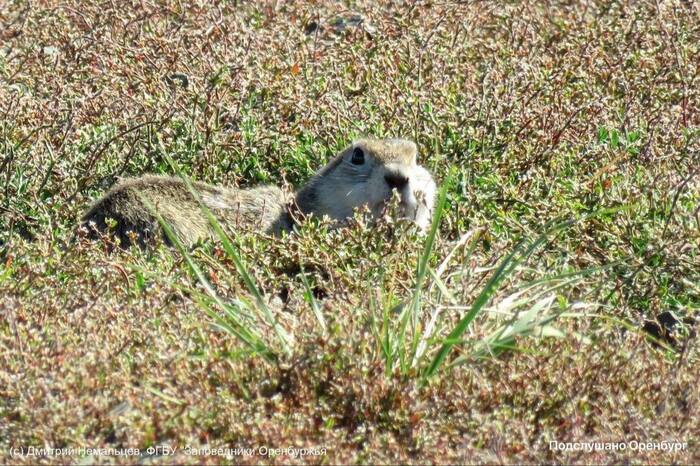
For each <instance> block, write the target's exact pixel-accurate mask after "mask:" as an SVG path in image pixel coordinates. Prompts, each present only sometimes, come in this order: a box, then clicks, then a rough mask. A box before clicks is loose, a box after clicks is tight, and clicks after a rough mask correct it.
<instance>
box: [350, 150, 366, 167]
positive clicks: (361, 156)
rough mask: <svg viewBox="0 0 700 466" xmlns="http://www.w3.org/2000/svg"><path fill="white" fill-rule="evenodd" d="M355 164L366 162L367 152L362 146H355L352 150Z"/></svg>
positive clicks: (352, 160) (351, 160)
mask: <svg viewBox="0 0 700 466" xmlns="http://www.w3.org/2000/svg"><path fill="white" fill-rule="evenodd" d="M350 162H352V164H353V165H362V164H363V163H365V153H364V151H363V150H362V148H360V147H355V149H354V150H353V151H352V159H350Z"/></svg>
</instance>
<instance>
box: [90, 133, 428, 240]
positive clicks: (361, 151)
mask: <svg viewBox="0 0 700 466" xmlns="http://www.w3.org/2000/svg"><path fill="white" fill-rule="evenodd" d="M417 152H418V151H417V148H416V145H415V144H414V143H413V142H412V141H408V140H405V139H369V138H367V139H360V140H356V141H354V142H353V143H352V144H351V145H350V146H349V147H347V148H346V149H345V150H343V151H342V152H340V153H339V154H338V155H336V156H335V157H334V158H333V159H332V160H331V161H330V162H329V163H328V164H327V165H326V166H325V167H323V168H322V169H321V170H319V171H318V172H317V173H316V174H315V175H314V176H313V177H312V178H311V180H309V182H308V183H307V184H306V185H304V186H303V187H302V188H301V189H299V190H298V191H297V192H296V194H288V193H286V192H285V191H284V190H283V189H281V188H278V187H275V186H269V185H265V186H260V187H255V188H251V189H231V188H223V187H219V186H213V185H209V184H206V183H201V182H193V183H192V186H193V188H194V190H195V192H196V193H197V194H198V196H199V197H200V199H201V201H202V203H203V204H204V205H206V206H207V207H208V208H209V209H210V210H211V212H212V213H213V214H214V216H215V217H216V218H217V219H218V220H219V221H220V222H221V223H222V224H224V225H226V226H227V227H229V228H233V229H254V230H256V231H261V232H266V233H269V234H273V235H280V234H282V232H284V231H291V230H292V228H293V226H294V224H295V221H296V218H297V217H296V216H295V215H294V211H295V210H296V211H297V212H298V213H299V214H301V216H303V215H309V214H313V215H314V216H319V217H322V216H324V215H327V216H328V217H330V218H331V219H334V220H344V219H346V218H348V217H351V216H352V215H353V212H354V209H355V208H357V207H361V206H367V207H368V208H369V210H370V212H371V213H372V215H373V216H375V217H377V216H379V215H381V213H382V212H383V210H384V208H385V206H386V204H387V201H388V200H389V199H390V198H391V196H392V191H393V190H396V191H398V193H399V196H400V203H399V207H400V209H401V212H400V213H401V215H402V216H403V217H406V218H409V219H411V220H413V221H414V222H415V223H416V224H417V225H418V226H419V227H420V228H421V229H426V228H427V227H428V225H429V223H430V219H431V214H432V209H433V204H434V199H435V191H436V186H435V182H434V181H433V177H432V176H431V175H430V173H429V172H428V171H427V170H425V168H423V167H421V166H420V165H417V163H416V157H417ZM144 199H145V200H146V201H147V202H148V203H150V204H151V205H152V206H153V207H154V208H155V209H156V210H157V211H158V213H159V214H160V215H161V216H162V217H163V219H164V220H165V221H166V222H167V223H169V224H170V225H171V226H172V228H173V230H174V231H175V233H176V234H177V236H178V238H179V239H181V240H182V241H183V242H184V243H186V244H192V243H194V242H196V241H198V240H200V239H203V238H206V237H209V236H212V232H211V228H210V225H209V221H208V219H207V218H206V216H205V214H204V213H203V212H202V209H201V206H200V204H199V202H198V201H197V199H196V198H195V197H193V196H192V194H191V192H190V190H189V189H188V187H187V185H186V184H185V182H183V181H182V180H181V179H179V178H172V177H166V176H154V175H145V176H142V177H139V178H133V179H126V180H123V181H120V182H119V183H117V184H116V185H115V186H114V187H113V188H112V189H110V190H109V191H108V192H107V193H106V194H105V195H104V196H102V197H101V198H100V199H98V200H97V201H96V202H95V203H94V204H93V205H92V206H91V207H90V209H88V211H87V212H86V213H85V214H84V216H83V218H82V223H83V225H84V226H86V227H87V229H88V231H90V232H92V233H96V232H97V231H107V230H109V227H108V223H109V222H108V219H110V218H111V219H113V220H114V221H116V227H115V229H114V230H113V234H114V235H115V236H116V237H118V238H119V240H120V244H121V245H123V246H128V245H129V244H131V239H132V237H134V235H135V236H136V238H137V241H138V243H139V245H141V246H145V245H147V244H148V243H149V242H150V241H151V240H152V239H153V238H154V237H155V236H156V235H160V236H163V233H162V229H161V227H160V225H159V223H158V221H157V220H156V218H155V216H154V215H153V213H152V211H151V208H150V207H149V206H148V205H147V203H146V202H144ZM164 239H165V241H166V243H169V241H168V240H167V238H165V237H164Z"/></svg>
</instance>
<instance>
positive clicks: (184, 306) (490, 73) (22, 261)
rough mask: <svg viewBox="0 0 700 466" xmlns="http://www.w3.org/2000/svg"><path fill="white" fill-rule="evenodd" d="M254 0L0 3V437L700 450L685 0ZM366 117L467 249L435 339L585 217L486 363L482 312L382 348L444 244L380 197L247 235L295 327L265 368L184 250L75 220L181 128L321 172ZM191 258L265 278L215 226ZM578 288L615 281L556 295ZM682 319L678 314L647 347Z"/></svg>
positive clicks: (196, 149) (283, 321)
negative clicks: (419, 344)
mask: <svg viewBox="0 0 700 466" xmlns="http://www.w3.org/2000/svg"><path fill="white" fill-rule="evenodd" d="M236 3H237V2H222V3H219V4H210V3H209V2H200V3H197V2H194V3H187V4H183V3H178V2H174V1H165V0H164V1H162V2H153V1H144V2H138V3H134V4H133V5H126V4H122V3H121V2H119V3H117V2H95V3H88V2H77V1H74V2H70V1H64V2H49V1H47V2H42V3H41V4H34V3H32V4H29V3H27V2H16V3H9V2H4V3H0V115H2V117H0V192H2V195H1V196H0V297H1V301H0V448H2V450H0V460H2V461H3V462H12V463H34V462H36V461H37V458H27V457H24V458H18V457H15V458H11V457H10V448H12V447H20V446H24V447H28V446H34V447H53V448H65V447H115V448H130V447H131V448H139V449H141V450H142V451H144V452H145V451H146V449H147V448H148V447H150V446H154V445H170V446H174V447H178V448H179V449H180V451H179V452H178V456H176V457H165V456H159V457H144V458H141V459H139V458H134V457H130V458H124V457H121V458H102V461H103V462H123V463H135V462H137V461H139V460H142V461H152V462H156V463H172V462H189V463H198V462H201V461H206V462H210V463H218V462H221V461H223V459H222V458H221V457H216V456H210V457H191V456H190V457H188V456H186V455H184V454H183V450H182V449H184V448H185V446H187V445H189V446H192V447H195V446H205V445H207V446H210V447H219V446H223V447H244V448H246V447H250V448H257V447H260V446H267V447H270V448H279V447H290V446H293V447H305V448H310V447H323V448H326V449H327V454H326V455H325V456H316V457H305V458H291V457H289V456H278V457H276V458H263V457H260V456H240V457H236V458H235V460H236V461H237V462H247V463H258V462H261V461H263V462H268V461H269V462H274V463H287V462H299V463H301V462H314V463H316V462H318V463H346V462H348V463H350V462H352V463H357V462H365V463H370V462H383V463H389V462H399V461H400V462H411V463H424V462H437V463H454V462H469V463H475V462H489V463H494V462H503V463H522V462H531V463H542V462H566V463H607V462H615V463H622V462H632V463H642V462H652V463H674V462H675V463H697V462H698V461H700V446H699V445H698V442H697V432H699V431H700V421H699V420H698V416H697V412H698V409H700V389H698V385H697V380H698V378H699V377H700V369H699V367H700V365H699V364H698V348H699V347H698V344H697V338H696V337H695V328H694V325H695V322H696V320H697V316H698V309H700V234H699V231H700V202H699V200H698V199H699V198H700V181H699V180H700V168H699V167H700V153H699V152H698V149H699V145H700V112H698V108H700V95H699V92H700V91H699V89H700V74H699V73H700V69H699V68H698V63H700V54H699V50H698V47H699V45H698V44H700V26H699V25H700V22H698V21H697V18H698V16H699V15H700V10H698V6H697V5H696V4H695V3H693V2H683V1H677V2H662V3H660V4H657V3H652V2H631V1H630V2H577V3H573V4H566V5H562V4H559V3H551V4H549V5H547V6H544V5H541V3H540V2H525V3H517V4H500V5H496V4H491V3H488V2H463V3H460V4H457V3H449V2H448V3H440V2H420V3H415V4H414V3H413V2H406V3H402V2H391V3H386V4H383V5H382V6H377V5H375V4H374V2H357V3H355V2H351V4H350V3H348V4H339V3H333V2H314V3H310V4H301V3H292V4H286V3H280V2H276V3H274V4H273V3H269V4H260V5H259V4H253V3H251V4H236ZM354 14H360V15H361V17H362V19H363V22H362V23H361V24H359V25H358V24H356V23H355V22H353V21H352V17H353V15H354ZM341 20H342V21H341ZM341 23H342V25H344V28H343V27H341ZM365 133H368V134H374V135H377V136H384V135H402V136H406V137H411V138H413V139H415V140H416V142H417V143H418V145H419V146H420V148H421V154H422V155H421V160H422V162H423V163H424V164H425V165H426V166H428V167H429V168H430V169H431V170H432V172H433V173H435V175H436V177H437V178H439V179H441V180H448V179H449V180H451V181H450V185H449V186H448V190H447V206H446V210H445V213H444V218H443V221H442V223H441V226H440V230H439V237H438V240H437V243H436V246H435V250H434V251H433V253H432V255H431V256H430V261H429V263H430V268H432V269H433V270H435V269H438V268H439V266H440V264H441V263H442V261H443V260H444V259H445V258H446V257H448V255H449V254H450V253H451V252H454V255H453V257H452V259H451V260H450V261H449V262H448V263H446V264H445V267H444V269H443V274H442V280H443V281H444V285H445V288H446V290H440V289H439V288H438V287H437V284H436V282H435V281H434V280H430V279H429V280H427V282H426V283H425V287H424V288H423V298H424V302H423V307H422V310H423V311H422V312H424V313H425V315H426V316H427V315H429V314H430V313H431V312H435V311H439V312H440V321H439V322H440V328H439V329H438V330H437V331H436V334H435V335H436V336H438V337H439V338H443V337H444V336H445V335H446V334H447V332H449V330H450V329H451V328H452V327H453V326H454V325H455V324H456V322H457V321H458V320H459V319H460V318H462V317H463V316H464V314H465V313H466V309H468V306H469V305H470V304H471V303H472V302H474V299H475V297H476V296H477V295H478V293H479V292H480V290H482V289H483V287H484V283H485V282H486V280H487V279H488V277H489V275H490V273H491V271H492V269H493V267H494V266H495V265H496V264H497V263H498V262H499V260H501V258H502V257H503V256H504V255H506V254H507V253H508V252H509V251H511V250H512V249H513V248H514V246H515V244H516V243H517V242H518V241H519V240H520V239H521V238H534V237H536V236H537V234H538V233H539V232H541V231H542V228H543V225H544V224H545V222H546V221H548V220H551V219H554V218H557V217H560V218H566V219H581V221H579V222H577V223H576V224H574V225H573V226H572V227H570V228H568V229H566V230H565V231H563V232H561V233H560V234H559V235H557V236H556V237H554V238H552V239H551V241H548V242H547V243H546V244H545V245H544V246H543V247H542V248H540V249H538V250H537V251H536V252H535V254H534V255H533V256H532V257H530V258H529V260H528V261H527V262H525V263H523V265H522V266H521V267H519V268H518V269H517V270H515V271H514V272H513V274H511V275H510V276H509V277H508V278H507V280H506V281H505V282H504V283H503V285H502V286H501V287H500V288H499V289H498V291H497V293H496V294H495V296H494V298H493V300H492V301H491V307H492V308H497V307H498V306H497V305H498V304H499V303H501V304H502V303H503V302H504V301H503V300H504V298H505V297H507V296H509V295H511V294H512V293H513V292H514V291H515V290H517V289H519V287H522V286H523V284H525V283H530V282H532V281H533V280H537V279H542V278H546V277H551V276H554V275H558V274H562V273H569V272H575V271H580V270H584V269H586V268H591V267H592V268H594V269H595V270H596V273H593V274H591V275H589V276H586V277H583V278H581V279H580V280H578V281H577V282H576V283H573V284H571V285H569V286H566V287H562V288H560V289H558V290H556V291H555V292H554V294H553V297H554V301H553V304H552V306H553V308H556V309H558V310H559V311H558V312H564V314H562V315H561V316H560V318H559V319H557V320H556V321H555V322H554V324H555V325H556V327H557V328H558V329H559V330H560V331H561V332H562V335H563V337H561V338H534V337H533V336H530V337H518V338H516V343H517V349H515V350H512V351H508V352H504V353H503V354H501V355H500V356H499V357H498V358H495V357H486V358H479V359H477V358H474V357H473V356H474V352H473V351H474V348H475V346H474V343H475V342H478V341H479V340H480V339H481V338H483V337H484V336H485V335H487V334H488V333H489V332H490V331H491V330H493V328H494V325H496V324H495V323H499V322H502V320H499V317H498V316H497V315H496V314H494V313H481V314H479V315H478V316H477V319H476V320H475V322H474V323H473V325H472V326H470V328H469V329H468V331H467V333H466V334H465V335H464V340H465V341H464V342H460V343H459V344H457V345H456V346H455V347H454V348H453V351H452V352H450V354H449V356H448V361H447V362H448V363H449V362H454V361H456V360H458V359H457V358H460V357H463V361H464V363H463V364H460V365H457V366H455V367H452V368H449V367H448V365H444V366H443V367H442V368H441V370H439V371H438V372H437V373H436V374H435V376H433V377H431V378H427V379H425V378H423V377H422V373H421V372H420V371H419V370H414V371H411V370H408V371H401V370H400V369H399V368H397V367H395V366H393V365H387V363H386V359H385V358H384V356H383V355H382V348H381V345H380V341H379V340H378V338H377V336H376V334H375V333H374V330H375V328H376V327H374V325H375V324H376V322H377V319H379V318H380V317H381V315H380V314H381V312H382V311H383V310H387V309H389V310H391V309H392V308H393V307H394V306H395V305H397V304H399V303H400V302H405V301H406V300H407V299H410V297H411V296H412V294H413V292H414V290H413V287H414V284H415V276H416V273H415V270H416V264H417V261H418V259H419V257H420V254H421V252H422V240H421V238H419V237H417V236H416V235H415V233H414V232H413V231H412V230H411V229H410V228H405V227H403V226H401V225H393V224H385V225H382V226H381V227H380V228H378V229H368V228H366V226H365V225H363V223H362V222H361V221H360V219H358V221H357V222H355V223H353V224H352V225H350V226H349V227H348V228H345V229H342V230H329V229H328V228H326V227H325V226H324V225H311V224H310V225H305V226H304V227H303V228H302V229H301V231H300V232H299V234H297V235H294V236H291V237H287V238H284V239H283V240H282V241H280V242H274V241H272V240H271V239H270V238H265V237H260V236H258V235H255V234H253V233H244V234H242V235H240V236H239V237H237V238H235V244H236V245H237V246H238V248H239V249H240V252H241V255H242V258H243V261H244V262H245V265H246V267H247V268H248V270H249V271H250V272H251V274H252V275H253V276H254V278H255V281H256V283H257V284H258V286H259V287H260V289H261V290H262V291H263V292H264V296H265V300H266V304H267V305H268V306H269V307H270V308H271V309H272V310H274V311H275V313H276V315H277V316H278V319H279V322H280V325H282V326H283V327H284V328H285V329H286V330H287V331H289V332H290V333H291V334H293V335H294V338H295V344H294V347H293V352H292V355H291V356H289V357H281V358H280V359H279V361H278V362H277V363H268V362H265V360H264V359H262V358H260V357H258V356H255V355H251V354H249V353H248V352H247V351H246V349H245V348H244V347H243V346H242V345H241V344H240V343H239V342H238V341H237V340H236V339H234V338H232V337H231V336H230V335H229V334H227V333H225V332H222V331H221V330H219V329H216V328H214V327H212V325H211V323H212V320H211V319H210V317H209V316H207V314H206V313H204V312H203V310H202V308H201V306H200V305H198V304H197V303H196V301H195V298H196V297H197V296H198V293H199V292H201V286H200V284H198V282H197V280H195V279H193V278H192V277H191V276H190V275H189V273H188V270H187V268H186V265H185V263H184V262H183V259H182V257H181V256H180V255H179V254H177V253H173V252H172V251H170V250H168V249H167V248H160V249H158V250H157V251H156V252H154V253H152V254H145V253H142V252H139V251H136V250H132V251H125V252H119V253H115V254H107V253H106V252H105V249H106V247H105V246H104V245H103V244H100V243H85V242H83V241H77V242H71V238H72V237H73V232H74V228H75V225H76V221H77V218H78V217H79V215H80V213H81V211H83V210H84V209H85V208H86V206H87V205H88V204H89V202H90V200H91V199H94V198H95V197H96V196H98V195H99V194H100V193H101V192H102V191H103V190H104V189H106V188H107V187H109V186H110V185H111V184H113V183H114V182H115V180H116V179H117V177H119V176H127V175H138V174H142V173H146V172H169V171H170V167H169V165H168V163H167V160H166V157H165V152H167V154H169V155H170V156H171V157H173V159H175V160H176V161H177V163H178V164H179V166H181V167H182V168H183V169H184V170H185V172H186V173H187V174H188V175H189V176H191V177H193V178H196V179H201V180H206V181H209V182H217V183H226V184H235V185H240V186H249V185H254V184H257V183H261V182H270V183H275V184H281V183H285V182H286V183H291V184H299V183H301V182H303V181H304V180H305V179H306V178H307V177H308V176H309V175H310V174H311V173H313V171H314V170H315V169H316V168H318V167H320V166H321V165H322V164H323V163H324V161H325V160H327V158H328V157H329V156H330V155H331V154H333V153H334V152H335V151H336V150H337V149H338V148H340V147H342V146H343V145H345V144H346V143H347V142H348V140H349V139H351V138H352V137H354V136H356V135H359V134H365ZM620 206H624V208H623V209H621V210H619V211H617V212H616V213H608V214H604V215H599V216H595V217H591V218H587V219H585V220H584V219H583V217H584V215H586V214H589V213H591V212H593V211H597V210H599V209H602V208H610V207H620ZM477 230H478V231H480V232H481V234H480V236H479V238H478V239H477V240H475V241H474V242H473V243H472V242H467V243H466V244H465V245H464V246H462V247H457V248H456V249H455V247H456V245H457V244H458V241H459V238H461V237H462V235H464V234H465V233H466V232H468V231H477ZM470 247H473V250H472V251H470V250H469V249H470ZM193 257H194V259H195V260H196V261H197V263H198V264H200V266H201V267H202V269H203V270H204V272H205V274H206V275H207V278H208V279H209V281H210V282H211V283H212V285H213V286H214V288H215V289H216V291H217V293H218V294H219V295H220V296H221V297H222V298H223V299H225V300H231V299H233V298H234V297H239V298H240V297H246V296H249V292H248V290H247V289H246V286H245V284H244V282H243V280H241V278H240V276H239V274H238V273H237V272H236V268H235V266H234V264H233V263H232V262H231V260H230V259H229V258H228V256H227V255H226V253H225V252H224V251H223V250H222V249H221V248H220V247H219V246H217V245H211V244H207V245H202V247H199V248H197V249H196V250H195V251H194V252H193ZM302 268H303V270H304V271H305V272H306V274H307V275H306V277H308V281H309V288H310V290H311V293H310V295H311V296H313V297H314V301H313V302H315V303H316V304H317V305H318V306H319V309H320V312H321V313H322V315H323V317H324V319H325V320H326V323H327V329H328V330H327V332H324V331H323V329H322V328H321V326H320V325H319V323H318V319H317V316H316V315H315V314H314V312H313V310H312V309H313V306H312V305H311V304H309V300H310V298H309V296H308V295H309V293H306V291H307V288H306V286H305V284H304V280H303V277H302V275H301V274H300V271H301V270H302ZM444 291H447V292H448V294H449V296H448V295H447V294H446V293H445V292H444ZM576 303H589V304H592V305H595V306H593V307H590V308H588V310H587V311H586V312H587V313H588V315H587V316H586V317H581V316H578V317H572V318H565V317H566V316H567V314H566V313H569V314H571V313H572V312H574V311H576V309H577V307H576V306H577V305H576ZM668 313H672V314H673V315H674V316H675V317H674V319H675V321H677V322H678V324H677V325H675V326H674V328H673V330H674V332H673V335H670V334H667V332H664V331H660V332H659V331H657V332H655V333H656V334H657V336H658V337H659V338H660V343H661V346H659V345H657V344H653V343H652V342H651V341H650V340H649V339H648V337H647V334H648V332H649V331H652V333H654V330H658V329H659V328H662V327H664V322H666V323H668V322H669V318H668V316H669V314H668ZM387 315H388V316H389V317H388V318H389V319H391V318H393V317H392V315H393V314H391V313H388V314H387ZM657 320H659V321H661V322H657ZM420 322H421V325H425V323H426V320H421V321H420ZM420 328H422V327H420ZM645 328H646V332H645V330H643V329H645ZM263 330H265V329H263ZM267 330H269V329H267ZM438 343H440V342H439V341H438ZM430 348H433V347H432V346H431V347H430ZM430 351H434V350H433V349H430ZM430 354H431V355H432V354H434V353H430ZM554 440H556V441H559V442H589V441H606V442H626V441H632V440H637V441H650V442H661V441H680V442H687V448H686V449H684V450H682V451H679V452H674V453H669V452H667V451H631V450H630V449H628V450H626V451H622V452H593V453H585V452H573V451H572V452H560V451H551V450H550V449H549V442H550V441H554ZM65 460H66V459H65V458H63V459H62V458H56V457H54V458H44V459H42V461H45V462H51V463H59V462H65ZM73 460H74V461H77V460H78V458H73ZM93 460H94V458H93Z"/></svg>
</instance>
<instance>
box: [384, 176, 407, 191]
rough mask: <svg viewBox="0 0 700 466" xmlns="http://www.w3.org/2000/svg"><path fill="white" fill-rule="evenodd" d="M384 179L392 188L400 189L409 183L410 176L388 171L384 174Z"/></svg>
mask: <svg viewBox="0 0 700 466" xmlns="http://www.w3.org/2000/svg"><path fill="white" fill-rule="evenodd" d="M384 179H385V180H386V184H388V185H389V187H390V188H391V189H397V190H399V191H401V190H402V189H403V188H404V186H406V185H407V184H408V177H406V176H403V175H399V174H398V173H387V174H386V175H384Z"/></svg>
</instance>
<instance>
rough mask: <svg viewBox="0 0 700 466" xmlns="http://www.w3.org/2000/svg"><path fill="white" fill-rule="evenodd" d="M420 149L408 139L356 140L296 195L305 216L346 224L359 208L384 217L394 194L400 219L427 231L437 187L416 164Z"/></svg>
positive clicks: (428, 175) (424, 170)
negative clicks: (329, 218)
mask: <svg viewBox="0 0 700 466" xmlns="http://www.w3.org/2000/svg"><path fill="white" fill-rule="evenodd" d="M417 155H418V149H417V147H416V144H415V143H414V142H412V141H409V140H406V139H371V138H365V139H358V140H356V141H354V142H353V143H352V144H351V145H350V146H349V147H347V148H346V149H345V150H343V151H342V152H341V153H340V154H338V155H337V156H336V157H335V158H334V159H333V160H331V161H330V162H329V163H328V165H326V166H325V167H324V168H322V169H321V170H320V171H319V172H318V173H316V175H315V176H314V177H313V178H312V179H311V181H310V182H309V183H308V184H307V185H306V187H304V188H303V189H302V190H301V191H300V192H299V194H298V195H297V203H298V204H299V206H300V208H301V209H302V210H303V211H304V212H313V213H314V214H315V215H328V216H329V217H331V218H333V219H336V220H342V219H345V218H348V217H351V216H352V215H353V210H354V209H355V208H357V207H361V206H367V207H368V208H369V210H370V211H371V212H372V214H373V215H374V216H375V217H378V216H379V215H381V213H382V212H383V210H384V209H385V207H386V205H387V202H388V201H389V200H390V199H391V197H392V193H393V191H394V190H396V191H397V192H398V194H399V197H400V209H401V214H402V215H403V216H404V217H406V218H409V219H411V220H413V221H415V223H416V224H417V225H418V226H419V227H420V228H421V229H423V230H425V229H426V228H427V227H428V225H429V224H430V218H431V214H432V209H433V204H434V200H435V191H436V186H435V182H434V181H433V177H432V176H431V175H430V173H429V172H428V171H427V170H426V169H425V168H423V167H421V166H420V165H417V163H416V158H417Z"/></svg>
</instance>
